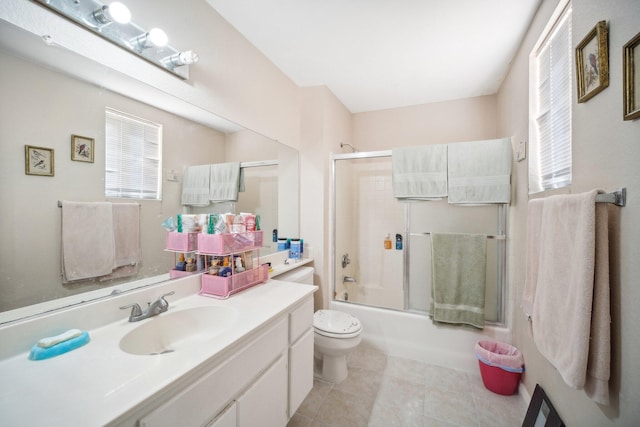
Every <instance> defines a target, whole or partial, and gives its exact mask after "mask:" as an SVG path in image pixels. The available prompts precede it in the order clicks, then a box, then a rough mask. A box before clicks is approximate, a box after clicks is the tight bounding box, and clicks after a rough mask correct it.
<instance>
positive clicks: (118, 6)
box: [109, 1, 131, 24]
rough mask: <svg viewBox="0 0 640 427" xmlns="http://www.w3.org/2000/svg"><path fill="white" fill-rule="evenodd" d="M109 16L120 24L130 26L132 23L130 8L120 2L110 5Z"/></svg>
mask: <svg viewBox="0 0 640 427" xmlns="http://www.w3.org/2000/svg"><path fill="white" fill-rule="evenodd" d="M109 14H110V15H111V17H112V18H113V20H114V21H115V22H117V23H119V24H128V23H129V21H131V12H129V8H128V7H127V6H125V5H124V4H122V3H120V2H119V1H114V2H113V3H111V4H110V5H109Z"/></svg>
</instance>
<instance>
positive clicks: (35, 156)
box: [24, 145, 54, 176]
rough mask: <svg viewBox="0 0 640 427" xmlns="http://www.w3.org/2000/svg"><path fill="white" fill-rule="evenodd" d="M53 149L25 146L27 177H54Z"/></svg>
mask: <svg viewBox="0 0 640 427" xmlns="http://www.w3.org/2000/svg"><path fill="white" fill-rule="evenodd" d="M53 166H54V158H53V148H44V147H34V146H33V145H25V146H24V171H25V173H26V174H27V175H42V176H53V174H54V170H53Z"/></svg>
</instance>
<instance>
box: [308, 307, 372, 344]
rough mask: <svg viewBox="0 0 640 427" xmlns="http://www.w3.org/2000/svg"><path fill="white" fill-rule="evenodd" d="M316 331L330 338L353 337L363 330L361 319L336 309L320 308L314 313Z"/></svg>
mask: <svg viewBox="0 0 640 427" xmlns="http://www.w3.org/2000/svg"><path fill="white" fill-rule="evenodd" d="M313 328H314V330H315V332H316V333H318V334H320V335H324V336H325V337H330V338H352V337H355V336H358V335H359V334H360V331H361V330H362V325H361V324H360V320H358V319H357V318H355V317H353V316H352V315H350V314H348V313H343V312H342V311H336V310H318V311H316V312H315V313H314V314H313Z"/></svg>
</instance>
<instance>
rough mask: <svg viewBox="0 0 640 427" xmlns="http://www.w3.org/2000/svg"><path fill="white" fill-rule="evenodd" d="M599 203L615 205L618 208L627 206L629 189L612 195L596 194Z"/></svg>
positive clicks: (614, 192)
mask: <svg viewBox="0 0 640 427" xmlns="http://www.w3.org/2000/svg"><path fill="white" fill-rule="evenodd" d="M596 202H597V203H613V204H614V205H616V206H621V207H622V206H625V205H626V204H627V189H626V188H621V189H619V190H615V191H612V192H611V193H604V194H596Z"/></svg>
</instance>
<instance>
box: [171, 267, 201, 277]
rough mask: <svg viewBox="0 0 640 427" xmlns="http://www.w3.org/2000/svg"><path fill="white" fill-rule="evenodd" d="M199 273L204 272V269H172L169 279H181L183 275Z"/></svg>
mask: <svg viewBox="0 0 640 427" xmlns="http://www.w3.org/2000/svg"><path fill="white" fill-rule="evenodd" d="M199 273H202V270H200V271H182V270H176V269H171V270H169V279H179V278H181V277H187V276H193V275H194V274H199Z"/></svg>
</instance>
